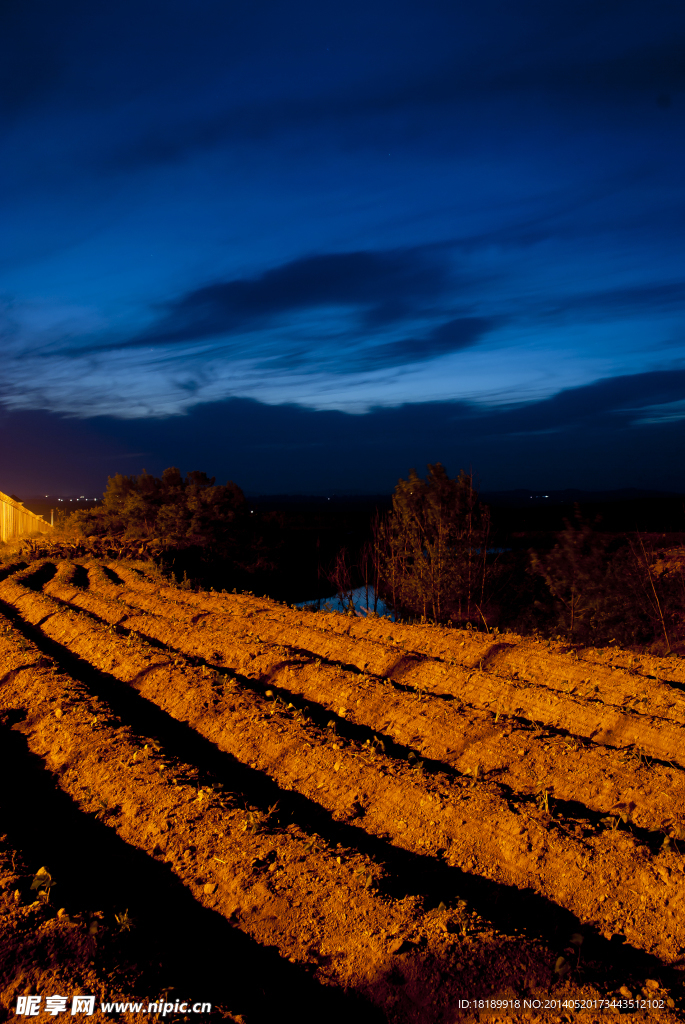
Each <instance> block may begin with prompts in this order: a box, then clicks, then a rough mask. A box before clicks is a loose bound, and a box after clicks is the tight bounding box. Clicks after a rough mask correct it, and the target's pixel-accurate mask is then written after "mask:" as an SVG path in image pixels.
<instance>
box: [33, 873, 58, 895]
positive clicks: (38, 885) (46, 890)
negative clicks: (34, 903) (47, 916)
mask: <svg viewBox="0 0 685 1024" xmlns="http://www.w3.org/2000/svg"><path fill="white" fill-rule="evenodd" d="M53 885H55V880H54V879H53V877H52V875H51V874H50V872H49V871H48V869H47V868H46V867H42V868H38V871H37V872H36V874H35V876H34V879H33V881H32V882H31V889H34V890H37V893H38V898H39V899H40V900H42V901H43V902H44V903H47V902H48V901H49V899H50V890H51V889H52V887H53Z"/></svg>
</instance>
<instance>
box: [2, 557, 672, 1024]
mask: <svg viewBox="0 0 685 1024" xmlns="http://www.w3.org/2000/svg"><path fill="white" fill-rule="evenodd" d="M0 576H2V577H4V578H3V579H2V582H0V768H1V769H2V788H1V789H0V908H2V909H1V913H2V918H1V920H2V929H3V932H2V946H1V948H0V977H1V985H2V993H1V995H0V1015H1V1014H2V1013H4V1014H5V1015H6V1016H13V1015H14V1007H15V1006H16V999H17V996H18V995H21V994H28V993H38V994H42V995H44V996H45V995H52V994H58V993H59V994H64V995H68V996H69V999H70V1000H71V997H72V995H73V994H75V993H77V992H82V993H90V994H93V995H95V996H96V998H97V1002H98V1004H99V1003H100V1002H101V1001H108V1000H109V1001H111V1000H129V999H130V1000H133V999H142V1000H144V1001H147V1000H148V999H149V1000H150V1001H155V1000H156V999H158V998H163V1000H164V1001H165V1002H167V1001H168V1002H174V1001H179V1002H182V1001H185V1000H189V1001H191V1002H200V1001H202V1002H206V1003H211V1004H212V1011H211V1015H212V1016H213V1017H217V1018H223V1019H226V1020H244V1021H245V1022H247V1024H256V1022H262V1021H263V1022H267V1021H268V1022H269V1024H272V1022H274V1021H276V1020H282V1019H284V1018H292V1019H296V1020H300V1021H303V1022H309V1021H312V1022H314V1021H317V1022H318V1021H324V1020H325V1021H340V1022H343V1021H346V1022H349V1021H351V1020H354V1021H378V1022H381V1021H384V1020H387V1021H392V1022H412V1024H414V1022H415V1024H442V1022H445V1024H446V1022H453V1021H475V1020H479V1019H481V1016H479V1015H482V1014H483V1013H484V1012H485V1010H486V1008H487V1001H488V1000H489V1001H490V1007H491V1009H492V1008H493V1007H494V1016H492V1015H491V1016H490V1017H489V1019H491V1020H514V1021H515V1020H519V1019H521V1020H524V1019H528V1018H529V1014H530V1009H529V1008H526V1007H525V1001H526V1000H527V1001H528V1003H529V1005H530V1007H532V1009H533V1011H534V1013H536V1014H537V1015H539V1017H540V1019H542V1020H551V1021H555V1020H557V1021H561V1020H573V1019H576V1018H578V1019H582V1020H585V1021H588V1022H589V1021H592V1020H605V1019H606V1015H607V1013H608V1014H610V1015H611V1014H612V1013H615V1012H616V1009H615V1008H613V1007H611V1006H610V1007H609V1008H606V1009H599V1003H600V1001H601V1000H605V1001H608V1002H609V1003H610V1004H614V1003H617V1002H618V1001H623V1003H624V1009H627V1010H631V1009H633V1010H635V1009H637V1008H640V1009H641V1010H642V1011H643V1012H644V1011H645V1010H646V1012H647V1016H648V1018H649V1019H652V1018H653V1019H658V1020H659V1021H663V1022H669V1021H676V1020H677V1021H682V1020H685V1013H684V1012H683V1010H682V1007H683V1002H682V996H683V992H682V984H681V982H682V979H683V973H682V971H683V969H685V919H684V918H683V912H682V911H683V901H684V898H685V858H684V854H685V692H684V690H685V662H683V661H682V660H681V659H678V658H674V657H671V658H666V659H658V658H652V657H636V656H633V655H631V654H629V653H626V652H622V651H619V650H603V651H597V650H591V649H582V650H581V649H575V650H572V649H570V648H568V647H566V646H564V645H563V644H561V643H548V642H546V641H545V642H542V641H537V640H534V639H530V638H525V639H524V638H520V637H516V636H513V635H504V636H502V635H492V634H484V633H473V632H468V631H460V630H454V629H449V630H448V629H442V628H439V627H435V626H404V625H399V624H395V623H391V622H389V621H387V620H382V619H370V620H360V619H354V618H350V617H347V616H339V615H325V614H316V613H312V612H302V611H298V610H294V609H290V608H287V607H286V606H283V605H279V604H277V603H275V602H270V601H268V600H264V599H257V598H254V597H252V596H249V595H238V594H215V593H202V594H195V593H192V592H189V591H186V590H183V589H179V588H177V587H173V586H170V585H169V584H168V583H167V582H166V581H165V580H164V579H163V578H161V577H158V576H157V575H156V574H155V572H154V570H151V569H150V567H149V565H145V564H136V563H124V562H117V563H112V564H105V563H103V562H97V561H85V560H84V561H83V562H80V563H75V562H67V561H64V562H50V561H43V562H36V563H32V564H31V565H30V566H29V567H28V568H16V569H14V571H13V570H12V569H11V568H9V569H6V570H4V572H3V573H0ZM681 836H682V837H683V838H682V841H681ZM40 868H45V869H46V870H47V871H48V873H49V878H50V879H51V881H52V884H50V885H47V887H46V886H45V885H43V886H42V887H41V885H40V884H38V883H35V887H34V888H31V886H32V885H34V879H35V878H36V874H37V872H38V871H39V869H40ZM40 877H43V878H44V877H45V876H44V875H42V876H40ZM41 893H42V894H41ZM476 1000H481V1001H483V1002H482V1003H481V1004H480V1005H479V1004H477V1003H476V1002H475V1001H476ZM501 1001H508V1005H507V1007H506V1009H501V1005H502V1002H501ZM569 1001H578V1003H579V1004H582V1003H583V1001H584V1005H585V1008H584V1009H575V1010H574V1009H572V1008H570V1007H569ZM517 1004H518V1005H517ZM524 1009H525V1010H526V1012H525V1013H524ZM96 1012H99V1011H96ZM135 1016H136V1015H135V1014H128V1015H127V1019H133V1017H135ZM139 1016H140V1019H141V1020H143V1019H147V1020H149V1019H150V1015H149V1014H148V1015H147V1016H146V1015H145V1014H143V1013H141V1014H140V1015H139ZM167 1016H169V1017H170V1018H179V1017H182V1016H183V1013H182V1012H181V1011H180V1010H179V1011H178V1012H176V1011H173V1012H171V1013H170V1014H168V1015H167ZM186 1016H187V1015H186ZM39 1017H44V1018H45V1019H54V1018H48V1017H47V1016H45V1014H42V1013H41V1014H40V1015H39ZM188 1019H191V1018H190V1017H188Z"/></svg>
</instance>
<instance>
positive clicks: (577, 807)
mask: <svg viewBox="0 0 685 1024" xmlns="http://www.w3.org/2000/svg"><path fill="white" fill-rule="evenodd" d="M52 599H53V600H58V601H59V603H60V604H62V605H64V606H65V607H68V608H71V609H72V610H74V611H76V612H78V613H79V614H82V615H85V616H87V617H89V618H92V619H93V620H94V621H96V622H98V623H100V624H102V625H106V626H110V627H111V628H112V629H113V630H114V632H115V633H117V634H118V635H120V636H122V637H128V636H136V637H139V638H140V639H142V640H143V641H144V642H145V643H146V644H148V645H149V646H150V647H151V648H153V649H154V650H158V651H161V652H164V653H167V654H170V655H174V656H176V657H181V658H183V659H184V661H185V662H186V664H188V665H189V666H192V667H194V668H198V667H202V666H204V667H206V668H208V669H210V670H211V672H212V673H213V674H214V676H215V677H216V676H218V677H219V680H220V679H221V677H222V676H223V677H227V678H229V679H231V680H232V681H235V682H237V683H238V684H239V685H240V686H241V687H242V688H243V689H245V690H249V691H251V692H252V693H256V694H258V695H259V696H261V697H265V695H266V693H267V692H268V691H269V690H271V691H272V692H273V694H274V695H275V697H274V698H272V699H281V700H282V701H283V703H284V705H285V704H286V703H290V704H292V705H293V707H294V708H295V709H296V710H299V711H302V712H303V713H304V714H305V715H306V716H307V718H308V719H310V720H311V722H312V723H313V724H314V725H315V726H316V727H317V728H318V729H320V730H324V729H325V730H328V731H331V730H332V731H333V732H334V733H335V734H336V735H338V736H341V737H344V738H347V739H350V740H352V741H354V742H356V743H360V744H362V743H364V742H370V743H371V744H373V745H374V746H375V747H376V749H381V750H382V751H383V753H384V754H386V755H387V756H388V757H391V758H397V759H399V760H401V761H404V762H408V763H409V764H411V765H413V767H418V766H420V767H421V769H422V770H425V771H426V772H427V773H428V774H430V775H442V776H446V777H447V778H450V779H457V778H464V776H463V774H462V772H460V771H459V770H458V769H457V768H455V767H454V766H452V765H450V764H447V763H446V762H444V761H441V760H439V759H435V758H428V757H426V756H425V755H424V754H422V753H420V752H419V751H418V750H416V749H414V748H412V747H410V746H409V745H408V744H404V743H400V742H398V741H397V740H395V739H393V738H392V737H391V736H389V735H387V734H386V733H384V732H382V731H381V730H378V729H373V728H371V726H367V725H362V724H358V723H355V722H351V721H350V720H349V719H347V718H344V717H342V716H340V715H338V714H336V713H335V711H333V710H330V709H328V708H326V707H325V706H324V705H323V704H320V703H318V702H317V701H314V700H312V699H309V698H306V697H303V696H302V695H300V694H297V693H294V692H292V691H291V690H288V689H286V688H285V687H283V686H279V685H278V684H276V683H274V682H273V678H274V676H276V675H277V673H278V672H279V671H280V670H281V669H283V668H290V667H294V668H298V667H300V666H301V662H299V661H297V660H295V659H293V660H287V659H283V660H281V661H280V662H278V663H277V664H275V665H272V666H271V668H270V670H269V672H268V673H267V674H264V675H262V676H261V677H259V678H256V677H250V676H245V675H243V674H242V673H239V672H237V671H235V670H234V669H229V668H224V667H223V666H221V665H217V664H215V663H214V662H211V661H208V660H207V659H206V658H203V657H202V656H200V655H191V654H188V653H186V652H185V651H182V650H181V649H180V648H178V647H174V646H172V645H171V644H169V643H165V642H163V641H161V640H158V639H157V638H156V637H152V636H150V635H149V634H147V633H144V632H143V631H142V630H140V629H135V628H130V627H128V626H125V625H123V624H121V623H120V622H117V623H110V622H109V621H108V620H107V619H104V618H103V617H102V616H100V615H98V614H97V613H95V612H93V611H91V610H88V609H83V608H81V607H80V606H79V605H77V604H75V603H73V602H71V601H69V600H68V599H66V598H52ZM123 617H125V616H124V615H122V618H123ZM41 621H43V620H41ZM293 650H294V651H296V653H297V654H299V655H302V654H303V653H304V654H306V653H307V652H306V651H304V650H301V649H299V648H297V649H295V648H293ZM320 660H321V661H322V662H323V661H326V659H323V658H322V659H320ZM327 663H328V664H330V665H333V666H334V667H338V668H340V667H343V668H344V666H341V664H340V663H338V662H327ZM156 667H157V666H154V665H153V666H150V667H149V668H148V669H145V670H143V671H142V672H140V673H139V674H138V676H136V679H135V680H134V682H139V681H140V680H141V679H143V678H144V677H145V675H146V674H148V673H150V672H152V671H154V670H155V668H156ZM354 671H355V672H356V674H358V675H364V673H363V672H361V671H360V670H358V669H355V670H354ZM389 682H390V683H391V685H392V686H393V687H395V688H396V689H399V690H402V691H408V690H410V688H409V687H407V686H406V685H405V684H401V683H396V682H395V681H394V680H392V679H391V680H389ZM219 685H220V684H219ZM410 692H413V693H415V692H416V691H415V690H411V691H410ZM437 696H440V695H437ZM267 699H268V698H267ZM446 699H449V700H453V699H455V698H453V697H452V696H449V697H448V698H446ZM465 707H467V708H469V709H470V710H472V711H476V710H477V709H474V708H473V707H472V706H471V705H465ZM507 721H509V722H516V723H517V724H518V726H519V728H520V731H529V732H530V731H538V730H539V729H541V728H542V729H543V730H544V732H545V735H549V736H555V735H559V736H563V737H567V738H570V739H573V740H574V742H576V743H579V744H582V745H583V746H586V745H587V744H588V741H587V740H586V739H585V738H584V737H578V736H575V735H574V734H572V733H570V732H568V730H564V729H561V728H557V727H553V726H546V725H544V724H540V723H536V722H534V721H532V720H529V719H526V718H518V717H517V716H515V715H510V716H507ZM603 746H605V747H607V749H611V750H614V751H616V752H617V753H620V752H624V751H625V749H626V748H619V747H609V746H608V745H607V744H604V745H603ZM651 760H652V761H654V762H656V763H658V764H663V765H666V766H669V767H673V765H672V764H671V763H670V762H666V761H663V760H661V759H659V758H652V759H651ZM494 785H496V787H497V790H498V791H499V793H500V795H502V796H503V797H504V798H505V799H506V800H507V801H508V802H509V803H510V804H511V805H515V806H534V805H536V796H535V795H534V794H530V793H521V792H519V791H518V790H515V789H513V788H512V787H511V786H510V785H508V784H507V783H504V782H501V781H499V780H496V781H495V782H494ZM554 807H555V810H556V812H557V813H558V814H561V815H562V816H563V817H564V818H566V819H569V820H575V819H581V820H583V821H587V822H588V823H589V824H591V825H592V826H594V827H595V828H597V829H598V828H599V827H600V825H601V823H602V822H603V821H604V820H605V819H606V816H607V815H606V813H605V812H602V811H595V810H592V808H590V807H588V806H586V805H585V804H583V803H581V802H580V801H578V800H565V799H562V798H559V797H555V798H554ZM550 827H551V828H554V829H557V830H560V831H562V832H566V829H565V828H564V827H563V825H561V824H560V823H559V822H557V821H556V820H555V819H552V820H551V822H550ZM625 829H626V830H627V831H629V832H630V833H631V834H632V835H633V836H634V837H635V838H636V839H638V840H639V842H641V843H642V844H644V846H646V847H648V848H649V850H650V851H651V852H652V853H655V852H657V850H658V849H659V848H660V846H661V845H662V843H663V839H664V834H663V833H661V832H659V831H658V830H657V831H655V830H652V829H648V828H642V827H640V826H638V825H636V824H635V823H634V822H631V821H629V822H627V823H626V824H625ZM578 841H579V842H581V844H583V845H585V844H584V843H583V840H578Z"/></svg>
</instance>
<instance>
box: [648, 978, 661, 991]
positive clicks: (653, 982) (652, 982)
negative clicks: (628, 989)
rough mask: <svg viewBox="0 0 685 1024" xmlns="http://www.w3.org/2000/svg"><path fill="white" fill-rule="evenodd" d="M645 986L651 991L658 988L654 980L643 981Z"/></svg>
mask: <svg viewBox="0 0 685 1024" xmlns="http://www.w3.org/2000/svg"><path fill="white" fill-rule="evenodd" d="M645 985H646V986H647V988H651V989H652V991H654V990H655V989H657V988H658V987H659V982H658V981H655V980H654V978H647V980H646V981H645Z"/></svg>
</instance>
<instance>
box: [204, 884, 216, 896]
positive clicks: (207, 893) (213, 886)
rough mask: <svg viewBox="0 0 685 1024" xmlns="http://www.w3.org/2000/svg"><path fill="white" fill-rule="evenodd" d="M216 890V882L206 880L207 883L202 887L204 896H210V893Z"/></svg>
mask: <svg viewBox="0 0 685 1024" xmlns="http://www.w3.org/2000/svg"><path fill="white" fill-rule="evenodd" d="M216 890H217V884H216V882H207V884H206V885H205V887H204V893H205V896H211V895H212V893H215V892H216Z"/></svg>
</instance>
